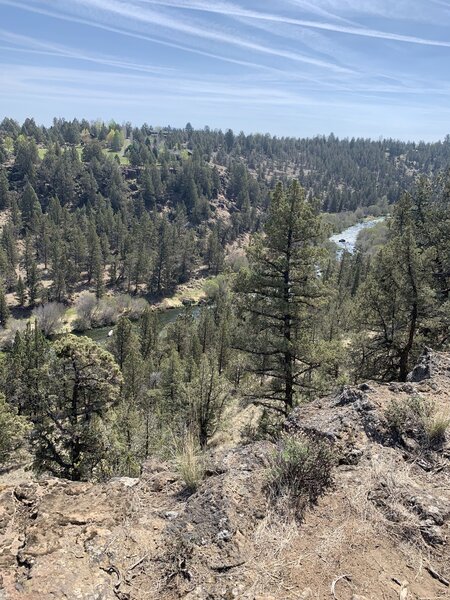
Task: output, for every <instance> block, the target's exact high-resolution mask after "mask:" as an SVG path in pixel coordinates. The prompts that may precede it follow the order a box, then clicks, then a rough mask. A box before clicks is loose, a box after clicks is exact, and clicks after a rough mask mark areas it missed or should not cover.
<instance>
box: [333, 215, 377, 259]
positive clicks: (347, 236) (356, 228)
mask: <svg viewBox="0 0 450 600" xmlns="http://www.w3.org/2000/svg"><path fill="white" fill-rule="evenodd" d="M385 218H386V217H377V218H376V219H370V220H369V221H361V223H356V225H352V226H351V227H348V228H347V229H344V231H341V233H336V234H335V235H332V236H331V237H330V241H331V242H334V243H335V244H336V245H337V246H339V249H340V251H341V252H342V250H347V252H350V254H353V252H354V251H355V245H356V238H357V237H358V235H359V232H360V231H362V230H363V229H370V228H371V227H373V226H374V225H376V224H377V223H380V222H381V221H384V220H385Z"/></svg>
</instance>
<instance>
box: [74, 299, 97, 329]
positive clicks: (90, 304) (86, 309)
mask: <svg viewBox="0 0 450 600" xmlns="http://www.w3.org/2000/svg"><path fill="white" fill-rule="evenodd" d="M97 304H98V301H97V298H96V297H95V294H92V293H91V292H83V293H82V294H80V295H79V297H78V298H77V299H76V301H75V310H76V313H77V319H76V322H75V323H74V325H75V328H76V329H77V330H79V331H85V330H86V329H90V328H91V327H92V322H93V320H94V315H95V311H96V310H97Z"/></svg>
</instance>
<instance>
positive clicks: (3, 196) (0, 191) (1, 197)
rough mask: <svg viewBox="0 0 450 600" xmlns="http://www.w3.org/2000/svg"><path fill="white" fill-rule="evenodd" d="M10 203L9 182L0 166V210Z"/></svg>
mask: <svg viewBox="0 0 450 600" xmlns="http://www.w3.org/2000/svg"><path fill="white" fill-rule="evenodd" d="M9 205H10V193H9V182H8V177H7V175H6V171H5V169H4V168H3V167H1V166H0V210H4V209H5V208H8V207H9Z"/></svg>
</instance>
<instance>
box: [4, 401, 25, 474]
mask: <svg viewBox="0 0 450 600" xmlns="http://www.w3.org/2000/svg"><path fill="white" fill-rule="evenodd" d="M30 428H31V426H30V424H29V423H28V421H27V420H26V419H25V417H21V416H19V415H18V414H17V412H16V410H15V409H14V408H13V407H12V406H9V404H8V403H7V402H6V400H5V396H4V395H3V394H0V466H2V465H4V464H5V463H6V462H7V461H8V460H10V459H11V458H13V457H14V456H17V453H18V451H19V449H20V448H21V447H22V446H23V444H24V441H25V437H26V435H27V434H28V432H29V430H30Z"/></svg>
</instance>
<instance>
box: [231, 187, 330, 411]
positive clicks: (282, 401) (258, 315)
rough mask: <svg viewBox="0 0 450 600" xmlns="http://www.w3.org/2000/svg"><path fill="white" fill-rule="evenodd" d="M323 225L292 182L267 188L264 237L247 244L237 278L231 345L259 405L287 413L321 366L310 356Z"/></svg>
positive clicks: (318, 297) (320, 289) (319, 293)
mask: <svg viewBox="0 0 450 600" xmlns="http://www.w3.org/2000/svg"><path fill="white" fill-rule="evenodd" d="M322 236H323V231H322V228H321V221H320V217H319V215H318V213H317V210H316V208H315V207H314V205H313V204H312V203H311V202H309V201H307V200H306V198H305V193H304V191H303V190H302V189H301V188H300V186H299V184H298V183H297V182H294V183H293V184H292V185H291V186H290V187H289V188H288V189H287V190H284V189H283V187H282V186H281V185H279V186H278V187H277V189H276V191H275V193H274V195H273V198H272V201H271V205H270V210H269V217H268V220H267V222H266V225H265V236H264V237H259V238H257V239H256V240H255V241H254V243H253V245H252V246H251V247H250V249H249V261H250V266H249V271H248V272H247V273H244V274H243V275H242V277H241V279H240V280H239V281H238V284H237V293H238V299H239V302H240V306H239V312H240V315H241V319H242V320H241V323H242V329H241V331H240V335H239V336H238V339H237V344H236V345H237V346H238V347H239V349H241V350H242V351H244V352H246V353H247V354H248V355H249V357H250V360H249V366H250V370H251V371H252V372H253V373H254V374H255V376H256V378H257V381H256V383H257V384H256V385H255V390H254V392H253V397H254V400H255V401H257V402H258V403H259V404H261V405H263V406H265V407H266V408H270V409H271V410H276V411H278V412H281V413H283V414H286V413H287V412H288V411H289V410H290V409H292V408H293V406H294V404H295V401H296V395H297V393H298V392H299V391H300V390H301V389H302V388H303V389H305V388H306V387H309V386H310V383H311V374H312V372H313V371H314V370H315V369H317V368H318V367H319V366H320V362H319V363H317V362H316V361H315V360H314V358H313V348H314V337H315V326H316V323H317V320H316V319H317V315H318V311H317V306H318V305H319V304H320V301H321V298H322V296H323V295H324V289H323V285H322V281H321V278H320V277H319V275H318V273H317V264H318V262H320V257H321V254H322V251H321V249H320V247H319V244H320V242H321V241H322Z"/></svg>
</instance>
